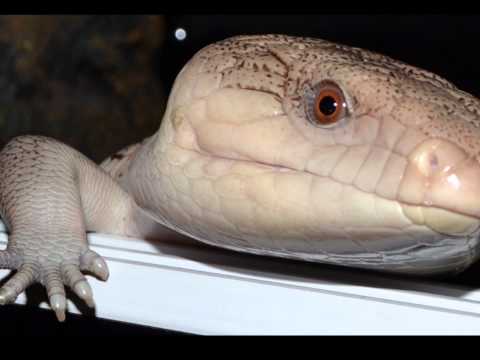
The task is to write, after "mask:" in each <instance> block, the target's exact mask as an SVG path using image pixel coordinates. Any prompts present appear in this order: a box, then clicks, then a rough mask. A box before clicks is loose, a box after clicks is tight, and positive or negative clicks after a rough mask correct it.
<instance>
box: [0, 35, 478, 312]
mask: <svg viewBox="0 0 480 360" xmlns="http://www.w3.org/2000/svg"><path fill="white" fill-rule="evenodd" d="M326 81H328V83H329V84H330V85H329V86H333V87H334V88H335V89H337V88H338V91H339V92H341V96H342V99H344V106H345V109H344V110H345V111H344V113H342V117H341V118H339V120H338V121H336V122H335V123H334V124H333V125H329V126H322V124H319V123H316V122H315V121H314V118H313V117H312V114H314V112H312V109H311V106H312V104H315V97H316V96H317V95H318V91H319V88H320V89H321V86H322V84H324V83H325V82H326ZM479 111H480V105H479V101H478V100H477V99H476V98H474V97H473V96H471V95H469V94H467V93H465V92H463V91H461V90H459V89H457V88H455V87H454V85H452V84H451V83H449V82H448V81H446V80H444V79H442V78H440V77H439V76H437V75H435V74H432V73H429V72H427V71H424V70H421V69H418V68H415V67H412V66H409V65H407V64H404V63H401V62H399V61H396V60H393V59H390V58H387V57H384V56H382V55H378V54H375V53H372V52H369V51H366V50H361V49H357V48H351V47H346V46H342V45H338V44H333V43H330V42H327V41H323V40H318V39H310V38H296V37H288V36H282V35H264V36H240V37H235V38H230V39H227V40H224V41H222V42H219V43H216V44H212V45H210V46H208V47H206V48H204V49H202V50H201V51H200V52H199V53H197V54H196V55H195V57H193V58H192V59H191V60H190V61H189V62H188V63H187V64H186V65H185V67H184V68H183V70H182V71H181V72H180V73H179V75H178V77H177V79H176V81H175V84H174V87H173V89H172V92H171V94H170V98H169V102H168V106H167V110H166V112H165V115H164V118H163V120H162V123H161V126H160V129H159V130H158V132H157V133H156V134H154V135H153V136H152V137H150V138H148V139H146V140H145V141H143V142H142V143H139V144H135V145H132V146H131V147H129V148H127V149H124V150H122V151H120V152H119V153H118V154H115V156H113V157H111V158H109V159H107V160H106V161H104V162H103V163H102V165H101V167H98V166H96V165H95V164H94V163H92V162H91V161H89V160H88V159H86V158H85V157H83V155H81V154H79V153H78V152H76V151H75V150H73V149H71V148H69V147H67V146H66V145H63V144H60V143H58V142H57V141H55V140H53V139H49V138H44V137H38V136H22V137H18V138H15V139H13V140H12V141H11V142H10V143H9V144H8V145H7V146H6V147H5V148H4V149H3V150H2V152H1V153H0V173H1V174H2V176H1V178H0V212H1V215H2V218H3V219H4V220H5V222H6V223H7V226H8V228H9V231H10V239H9V244H8V248H7V250H6V251H4V252H0V265H1V266H3V267H6V268H10V269H14V270H17V273H16V275H15V277H14V278H13V279H12V280H10V281H9V282H8V283H7V284H5V286H4V287H3V288H2V290H0V302H3V303H7V302H11V301H13V300H14V299H15V298H16V296H18V294H19V293H21V292H22V291H23V290H24V289H25V288H26V287H27V286H28V285H30V284H31V283H33V282H35V281H38V282H41V283H43V284H44V285H45V286H46V288H47V293H48V295H49V298H50V302H51V304H52V307H53V308H54V309H55V311H56V313H57V316H58V318H59V319H60V320H63V318H64V311H65V306H66V305H65V290H64V285H67V286H70V287H72V288H73V289H74V291H75V292H76V293H77V294H79V296H81V297H82V298H84V299H85V300H86V301H87V303H89V304H90V305H91V306H93V294H92V293H91V290H90V289H89V286H88V282H87V280H86V279H85V277H84V275H83V274H82V271H86V270H90V271H91V272H93V273H94V274H97V275H98V276H99V277H100V278H103V279H106V278H107V277H108V269H107V267H106V263H105V262H104V261H103V260H102V258H101V257H100V256H99V255H97V254H93V253H92V252H91V251H90V250H89V249H88V243H87V241H86V236H85V232H86V231H99V232H107V233H115V234H122V235H128V236H136V237H145V238H156V239H159V240H162V239H163V240H165V239H170V238H172V237H175V236H176V235H175V234H181V235H182V236H187V237H189V238H192V239H195V240H198V241H201V242H205V243H208V244H211V245H215V246H219V247H223V248H227V249H232V250H235V251H244V252H250V253H254V254H260V255H268V256H278V257H286V258H294V259H300V260H305V261H314V262H321V263H332V264H337V265H342V266H353V267H361V268H369V269H375V270H381V271H390V272H398V273H409V274H416V275H433V274H440V273H455V272H459V271H462V270H464V269H465V268H466V267H468V266H469V265H470V264H472V263H473V262H474V261H475V260H476V259H477V258H478V249H479V244H478V242H479V236H478V235H479V227H480V197H479V195H480V165H479V158H478V154H479V150H480V136H479V135H480V129H479V126H480V122H479V115H478V114H479ZM319 271H321V269H320V270H319Z"/></svg>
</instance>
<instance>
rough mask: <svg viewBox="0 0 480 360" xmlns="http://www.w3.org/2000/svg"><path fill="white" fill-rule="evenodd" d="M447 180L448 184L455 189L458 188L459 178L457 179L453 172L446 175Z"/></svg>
mask: <svg viewBox="0 0 480 360" xmlns="http://www.w3.org/2000/svg"><path fill="white" fill-rule="evenodd" d="M447 181H448V183H449V184H450V185H452V186H453V188H454V189H455V190H458V189H460V180H459V179H458V176H457V175H455V174H451V175H448V176H447Z"/></svg>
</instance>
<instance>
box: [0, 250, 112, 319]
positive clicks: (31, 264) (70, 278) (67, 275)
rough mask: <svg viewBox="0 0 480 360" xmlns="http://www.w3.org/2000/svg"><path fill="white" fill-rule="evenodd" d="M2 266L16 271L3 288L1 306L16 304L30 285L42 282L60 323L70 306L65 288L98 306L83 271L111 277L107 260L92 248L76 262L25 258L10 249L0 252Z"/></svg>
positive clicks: (102, 278)
mask: <svg viewBox="0 0 480 360" xmlns="http://www.w3.org/2000/svg"><path fill="white" fill-rule="evenodd" d="M26 258H28V261H27V260H25V259H26ZM0 267H1V268H8V269H16V270H17V272H16V273H15V274H14V275H13V277H12V278H11V279H9V280H8V281H7V282H6V283H5V284H4V285H3V286H2V288H0V305H4V304H8V303H12V302H14V301H15V299H16V298H17V296H18V295H19V294H20V293H22V292H23V291H24V290H25V289H26V288H27V287H28V286H30V285H31V284H33V283H34V282H40V283H41V284H43V285H44V286H45V287H46V289H47V294H48V298H49V302H50V306H51V308H52V310H53V311H54V312H55V315H56V316H57V319H58V320H59V321H64V320H65V311H66V307H67V301H66V297H65V287H64V285H67V286H69V287H70V288H71V289H72V290H73V292H74V293H75V294H76V295H77V296H78V297H80V298H81V299H83V301H85V303H86V304H87V305H88V306H89V307H91V308H93V307H95V303H94V301H93V293H92V289H91V287H90V285H89V284H88V281H87V279H86V278H85V276H84V275H83V274H82V271H83V272H89V273H92V274H93V275H95V276H96V277H98V278H99V279H101V280H104V281H106V280H107V279H108V276H109V271H108V267H107V263H106V262H105V260H103V258H102V257H101V256H100V255H98V254H97V253H95V252H94V251H92V250H89V249H87V250H85V251H83V253H82V254H81V255H80V256H79V257H78V258H77V260H76V261H75V260H72V258H71V257H69V258H68V259H67V260H64V259H57V260H56V261H54V260H51V259H50V260H46V261H45V260H38V259H37V260H34V257H32V256H31V254H30V256H26V257H23V256H21V255H17V254H14V253H10V252H9V251H8V250H7V251H0Z"/></svg>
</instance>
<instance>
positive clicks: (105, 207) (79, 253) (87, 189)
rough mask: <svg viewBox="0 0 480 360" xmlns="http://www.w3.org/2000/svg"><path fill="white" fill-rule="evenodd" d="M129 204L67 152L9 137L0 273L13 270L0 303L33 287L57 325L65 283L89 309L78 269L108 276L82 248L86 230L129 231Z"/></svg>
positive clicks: (0, 186)
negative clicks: (40, 288) (42, 293)
mask: <svg viewBox="0 0 480 360" xmlns="http://www.w3.org/2000/svg"><path fill="white" fill-rule="evenodd" d="M132 203H133V201H132V200H131V198H130V196H129V195H128V194H127V193H126V192H125V191H124V190H123V189H121V188H120V186H118V185H117V184H116V183H115V182H114V181H113V179H112V178H111V177H110V176H109V175H108V174H107V173H106V172H104V171H103V170H102V169H100V168H99V167H98V166H97V165H95V164H94V163H93V162H92V161H90V160H88V159H87V158H86V157H84V156H83V155H82V154H80V153H78V152H77V151H75V150H74V149H72V148H70V147H68V146H66V145H64V144H62V143H60V142H58V141H55V140H53V139H50V138H46V137H42V136H21V137H17V138H15V139H13V140H11V141H10V142H9V143H8V144H7V145H6V146H5V148H4V149H3V150H2V151H1V152H0V214H1V215H2V218H3V219H4V221H5V223H6V226H7V228H8V231H9V241H8V245H7V249H6V250H4V251H0V268H7V269H12V270H16V273H15V275H14V276H13V277H12V278H11V279H10V280H9V281H7V282H6V283H5V284H4V286H3V287H2V288H1V289H0V304H6V303H10V302H13V301H15V299H16V297H17V296H18V295H19V294H20V293H21V292H23V291H24V290H25V289H26V288H27V287H28V286H29V285H30V284H32V283H34V282H40V283H41V284H43V285H44V286H45V287H46V290H47V294H48V298H49V302H50V305H51V307H52V309H53V310H54V311H55V313H56V316H57V318H58V319H59V320H60V321H63V320H64V319H65V310H66V298H65V288H64V285H67V286H69V287H70V288H72V290H73V291H74V292H75V293H76V294H77V295H78V296H79V297H80V298H82V299H83V300H84V301H85V302H86V303H87V304H88V305H89V306H91V307H93V306H94V301H93V294H92V290H91V288H90V286H89V284H88V282H87V280H86V278H85V276H84V275H83V274H82V272H84V271H88V272H91V273H93V274H94V275H96V276H97V277H98V278H100V279H102V280H107V278H108V276H109V272H108V268H107V264H106V262H105V261H104V260H103V259H102V257H101V256H99V255H98V254H96V253H95V252H93V251H92V250H89V247H88V242H87V238H86V231H87V230H92V231H103V232H109V233H117V234H122V233H123V234H125V233H128V231H127V229H126V227H127V224H128V221H129V219H128V218H129V216H130V214H131V209H132Z"/></svg>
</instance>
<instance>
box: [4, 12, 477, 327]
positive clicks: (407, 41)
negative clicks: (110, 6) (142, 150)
mask: <svg viewBox="0 0 480 360" xmlns="http://www.w3.org/2000/svg"><path fill="white" fill-rule="evenodd" d="M479 22H480V16H478V15H475V16H473V15H472V16H463V15H462V16H461V15H378V14H376V15H352V14H350V15H340V14H335V15H329V14H325V15H311V14H309V15H301V14H295V15H168V16H161V15H156V16H144V15H135V16H133V15H132V16H129V15H116V16H106V15H88V16H59V15H57V16H0V54H1V56H0V148H1V147H3V145H4V144H5V143H6V142H7V141H8V140H9V139H11V138H12V137H14V136H16V135H21V134H27V133H29V134H42V135H47V136H51V137H55V138H56V139H59V140H61V141H63V142H65V143H67V144H69V145H71V146H73V147H74V148H76V149H78V150H80V151H81V152H83V153H84V154H86V155H87V156H89V157H90V158H92V159H93V160H95V161H97V162H98V161H101V160H102V159H104V158H105V157H106V156H108V155H109V154H111V153H113V152H115V151H117V150H119V149H120V148H122V147H124V146H126V145H128V144H131V143H134V142H137V141H139V140H141V139H143V138H144V137H146V136H148V135H150V134H152V133H153V132H155V131H156V129H157V128H158V126H159V124H160V121H161V117H162V114H163V111H164V107H165V104H166V99H167V96H168V93H169V90H170V88H171V85H172V83H173V81H174V79H175V76H176V74H177V72H178V71H179V70H180V69H181V68H182V66H183V65H184V64H185V62H186V61H188V59H189V58H190V57H191V56H192V55H193V54H194V53H195V52H196V51H197V50H199V49H200V48H202V47H203V46H205V45H207V44H209V43H211V42H213V41H217V40H221V39H223V38H226V37H229V36H233V35H239V34H259V33H283V34H289V35H298V36H312V37H319V38H323V39H326V40H331V41H336V42H340V43H343V44H346V45H352V46H357V47H363V48H368V49H370V50H373V51H377V52H380V53H383V54H385V55H389V56H391V57H393V58H397V59H399V60H402V61H404V62H407V63H410V64H412V65H416V66H419V67H422V68H425V69H427V70H430V71H433V72H435V73H437V74H439V75H441V76H443V77H445V78H447V79H449V80H451V81H452V82H453V83H455V84H456V85H457V86H458V87H460V88H461V89H463V90H465V91H467V92H470V93H472V94H474V95H476V96H480V66H479V64H480V51H479V50H478V49H477V48H478V38H479V35H480V27H479V26H478V24H479ZM182 35H183V36H184V37H185V38H183V36H182ZM182 38H183V40H182ZM479 271H480V267H479V266H475V267H473V268H472V269H470V270H468V271H467V272H465V273H464V274H462V275H460V276H459V277H457V278H455V279H453V280H451V282H456V283H460V284H467V285H473V286H478V285H480V276H478V274H479ZM159 286H161V284H159ZM0 323H1V324H2V326H1V328H2V329H9V333H10V334H55V335H69V334H85V335H87V334H95V335H104V334H142V335H143V334H170V332H167V331H163V330H161V329H150V328H146V327H138V326H133V325H129V324H120V323H114V322H109V321H104V320H98V319H91V318H88V317H80V316H71V315H70V316H68V320H67V322H66V323H65V324H58V323H57V322H56V320H55V317H54V316H53V314H51V313H49V312H47V311H45V310H38V309H31V308H28V307H16V306H10V307H6V308H0ZM0 331H3V330H0Z"/></svg>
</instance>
